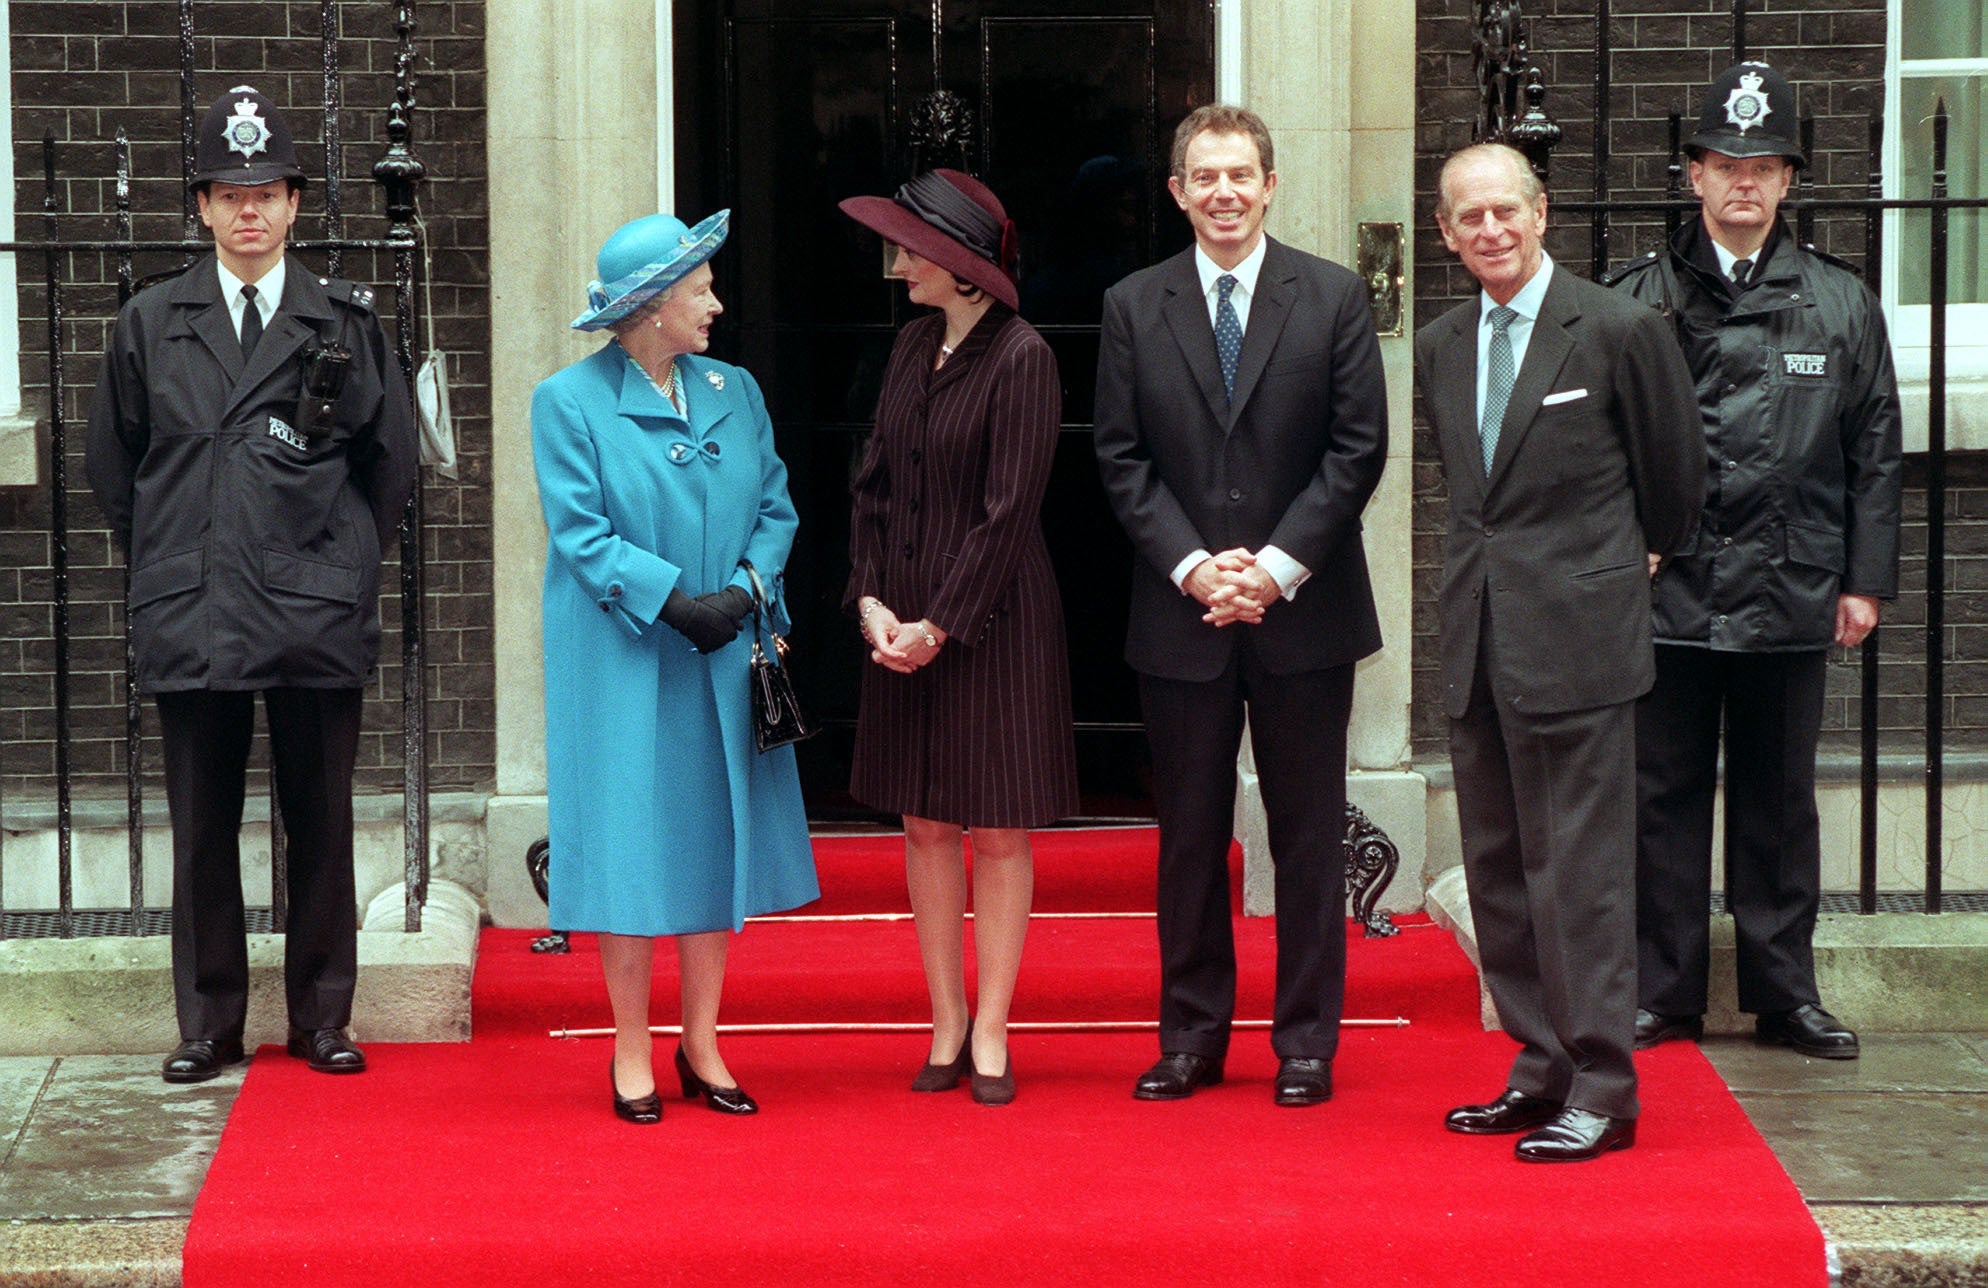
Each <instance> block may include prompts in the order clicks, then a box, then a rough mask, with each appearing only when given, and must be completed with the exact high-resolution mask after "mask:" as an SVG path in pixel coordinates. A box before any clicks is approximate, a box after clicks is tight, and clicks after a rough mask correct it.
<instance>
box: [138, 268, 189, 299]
mask: <svg viewBox="0 0 1988 1288" xmlns="http://www.w3.org/2000/svg"><path fill="white" fill-rule="evenodd" d="M192 267H193V265H191V264H181V265H180V266H179V267H178V268H168V269H163V270H161V271H160V272H157V273H147V274H146V275H145V276H143V277H141V278H139V279H138V280H137V281H135V282H133V283H132V284H131V293H132V294H133V295H136V294H138V292H140V291H144V290H149V289H151V288H152V287H154V286H158V285H160V284H162V283H165V282H170V281H172V280H173V279H174V278H175V277H178V276H179V275H180V274H182V273H184V272H186V270H187V269H189V268H192Z"/></svg>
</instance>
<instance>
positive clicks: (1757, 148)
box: [1690, 62, 1808, 166]
mask: <svg viewBox="0 0 1988 1288" xmlns="http://www.w3.org/2000/svg"><path fill="white" fill-rule="evenodd" d="M1800 128H1801V126H1800V122H1798V121H1797V120H1796V119H1795V91H1794V88H1793V87H1792V86H1790V85H1789V84H1788V81H1787V79H1786V78H1785V77H1783V76H1782V75H1781V73H1779V72H1777V71H1775V70H1774V69H1773V68H1772V67H1769V66H1768V65H1767V64H1766V63H1756V62H1746V63H1734V64H1733V65H1732V66H1731V67H1728V68H1726V70H1724V71H1722V72H1720V73H1719V75H1718V77H1717V79H1715V80H1714V81H1713V82H1712V89H1711V92H1710V93H1708V94H1706V96H1705V110H1704V111H1703V112H1700V113H1699V114H1698V132H1697V133H1696V134H1694V135H1692V136H1691V143H1690V147H1692V148H1704V149H1706V150H1708V151H1712V152H1723V153H1725V154H1726V155H1727V156H1729V157H1786V158H1788V159H1789V160H1790V161H1793V162H1794V163H1795V164H1796V165H1797V166H1803V165H1806V164H1808V159H1807V158H1806V157H1804V156H1803V155H1802V147H1801V143H1800V138H1801V136H1800V134H1799V130H1800Z"/></svg>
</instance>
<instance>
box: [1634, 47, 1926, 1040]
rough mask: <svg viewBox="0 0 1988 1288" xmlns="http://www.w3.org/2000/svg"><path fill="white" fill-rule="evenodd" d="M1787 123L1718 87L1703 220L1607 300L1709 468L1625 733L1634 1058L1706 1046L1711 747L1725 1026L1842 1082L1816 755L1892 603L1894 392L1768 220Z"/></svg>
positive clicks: (1769, 98)
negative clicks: (1656, 335)
mask: <svg viewBox="0 0 1988 1288" xmlns="http://www.w3.org/2000/svg"><path fill="white" fill-rule="evenodd" d="M1796 119H1797V118H1796V110H1795V95H1794V91H1793V89H1792V88H1791V87H1790V86H1789V84H1788V82H1787V81H1786V80H1785V79H1783V78H1782V76H1781V74H1780V73H1779V72H1776V71H1775V70H1774V69H1773V68H1771V67H1769V66H1767V65H1766V64H1765V63H1759V62H1743V63H1740V64H1738V65H1736V66H1733V67H1729V68H1727V69H1726V70H1725V71H1724V72H1722V73H1720V75H1719V77H1718V79H1716V80H1715V81H1713V82H1712V88H1711V92H1710V94H1709V95H1708V96H1707V97H1706V100H1705V110H1704V112H1703V113H1702V115H1701V116H1700V118H1699V122H1698V131H1697V133H1696V134H1694V135H1693V136H1692V138H1691V142H1690V144H1689V146H1688V148H1687V151H1688V153H1689V155H1690V162H1691V183H1692V188H1693V190H1694V191H1695V192H1696V193H1697V196H1698V198H1699V201H1700V203H1701V212H1702V217H1701V218H1700V219H1697V220H1693V221H1692V222H1690V223H1689V224H1687V225H1685V226H1684V227H1682V228H1680V229H1679V230H1678V233H1677V235H1676V237H1675V238H1674V239H1673V240H1672V242H1671V244H1670V246H1669V248H1668V250H1667V251H1664V252H1661V253H1656V252H1653V253H1652V254H1650V255H1648V256H1646V257H1644V258H1643V259H1640V260H1637V261H1634V262H1632V263H1630V264H1628V265H1626V266H1624V267H1623V268H1620V269H1618V270H1616V271H1615V272H1614V273H1612V274H1611V275H1610V276H1609V279H1608V280H1609V282H1610V284H1611V285H1614V286H1617V287H1619V288H1621V289H1623V290H1626V291H1629V292H1630V293H1632V294H1633V295H1635V296H1636V297H1637V298H1638V299H1641V300H1644V301H1646V302H1647V303H1649V304H1651V305H1653V306H1655V307H1656V308H1658V309H1660V310H1662V311H1663V312H1664V313H1665V314H1666V315H1667V316H1669V317H1670V318H1671V319H1672V321H1673V322H1674V323H1675V325H1676V328H1677V335H1678V340H1679V342H1680V343H1681V344H1682V345H1683V347H1684V352H1685V358H1686V361H1687V362H1688V363H1689V364H1690V367H1691V372H1692V375H1693V376H1694V378H1695V379H1696V382H1697V386H1698V402H1699V410H1700V413H1701V416H1702V418H1703V421H1704V426H1705V446H1706V486H1705V510H1704V518H1703V520H1702V522H1701V525H1700V528H1699V532H1698V538H1697V542H1696V544H1695V545H1694V546H1693V547H1692V548H1691V549H1690V550H1689V551H1688V552H1687V553H1685V554H1682V555H1679V556H1678V557H1676V558H1674V559H1672V560H1670V561H1668V562H1667V563H1665V564H1664V565H1663V567H1662V569H1661V570H1660V571H1659V572H1658V574H1657V578H1656V585H1655V596H1656V601H1655V602H1656V636H1657V682H1656V686H1655V687H1654V688H1653V689H1651V691H1650V693H1649V695H1648V696H1647V697H1645V698H1644V699H1643V700H1642V702H1641V703H1640V704H1639V706H1638V708H1637V713H1636V719H1637V779H1638V783H1637V797H1638V800H1637V805H1638V811H1637V812H1638V817H1637V833H1638V837H1637V873H1636V880H1637V918H1636V920H1637V949H1638V994H1639V996H1638V1002H1639V1006H1640V1009H1639V1011H1638V1012H1637V1016H1636V1045H1637V1046H1638V1047H1650V1046H1654V1045H1656V1044H1657V1043H1659V1042H1663V1041H1666V1040H1669V1039H1672V1038H1696V1037H1698V1036H1700V1034H1701V1033H1702V1031H1703V1019H1702V1017H1703V1015H1704V1012H1705V1006H1706V974H1707V970H1708V966H1709V962H1710V947H1709V915H1708V914H1709V905H1710V895H1711V856H1712V806H1713V795H1714V791H1715V789H1716V786H1717V766H1718V756H1719V739H1720V734H1721V729H1722V726H1723V732H1724V736H1725V742H1726V760H1725V770H1726V829H1725V831H1726V834H1725V860H1726V893H1727V902H1728V906H1729V908H1730V909H1731V911H1732V914H1733V922H1734V929H1735V936H1736V940H1737V949H1738V952H1737V956H1738V984H1739V1004H1740V1009H1741V1010H1744V1011H1749V1012H1752V1013H1753V1014H1754V1015H1755V1016H1756V1021H1755V1029H1756V1032H1757V1034H1758V1035H1759V1037H1760V1039H1761V1040H1762V1041H1763V1042H1766V1043H1770V1044H1778V1045H1785V1046H1791V1047H1793V1048H1795V1050H1797V1051H1799V1052H1801V1053H1803V1054H1805V1055H1812V1056H1822V1057H1826V1058H1832V1059H1854V1058H1855V1057H1856V1055H1857V1051H1858V1047H1857V1035H1856V1034H1855V1033H1853V1032H1851V1031H1850V1030H1849V1029H1848V1028H1846V1027H1845V1026H1844V1025H1843V1024H1841V1023H1839V1022H1838V1021H1837V1020H1836V1018H1835V1017H1834V1016H1832V1015H1831V1014H1830V1013H1829V1012H1828V1011H1826V1010H1824V1009H1823V1007H1822V1005H1821V998H1820V996H1819V995H1818V993H1817V990H1816V981H1815V961H1814V954H1813V951H1812V947H1811V940H1812V937H1813V934H1814V931H1815V921H1816V911H1817V905H1818V902H1819V899H1820V887H1821V876H1820V868H1821V838H1820V827H1819V824H1818V821H1817V815H1816V804H1815V750H1816V742H1817V739H1818V736H1819V734H1820V731H1821V726H1822V708H1823V681H1824V662H1825V659H1826V657H1827V650H1828V648H1829V646H1830V645H1831V644H1832V643H1834V644H1841V645H1843V646H1845V647H1846V648H1847V647H1855V646H1856V645H1858V644H1861V643H1862V642H1863V640H1864V637H1865V636H1866V635H1868V634H1870V632H1871V630H1872V629H1873V628H1874V627H1875V626H1876V625H1877V623H1878V603H1879V601H1880V600H1884V599H1890V598H1892V597H1893V596H1895V595H1896V594H1897V591H1898V514H1899V491H1900V482H1899V408H1898V389H1897V382H1896V379H1895V378H1894V376H1893V372H1892V361H1891V350H1890V347H1889V345H1888V343H1887V340H1886V335H1885V325H1884V315H1883V313H1882V311H1881V310H1880V308H1879V305H1878V302H1877V300H1876V299H1875V298H1874V297H1873V296H1872V295H1871V293H1870V291H1869V290H1868V289H1866V288H1865V286H1864V285H1863V283H1862V282H1861V281H1860V280H1859V279H1858V277H1857V276H1856V274H1855V272H1854V271H1853V270H1852V269H1851V268H1850V267H1849V266H1848V265H1847V264H1844V263H1843V262H1842V261H1840V260H1837V259H1834V258H1832V257H1830V256H1828V255H1825V254H1822V253H1821V252H1819V251H1817V250H1816V249H1814V248H1813V247H1810V246H1803V245H1800V244H1798V243H1797V242H1796V241H1795V239H1794V237H1793V236H1791V235H1790V233H1789V231H1788V228H1787V226H1786V225H1785V224H1784V223H1783V222H1782V221H1781V219H1780V217H1779V213H1778V212H1779V207H1780V204H1781V201H1782V199H1783V198H1784V197H1786V196H1787V194H1788V189H1789V185H1790V184H1791V182H1792V181H1793V178H1794V174H1795V170H1796V169H1797V168H1798V167H1800V166H1801V165H1803V164H1804V163H1805V162H1804V158H1803V156H1802V152H1801V147H1800V146H1799V144H1798V142H1797V134H1796V129H1797V125H1796Z"/></svg>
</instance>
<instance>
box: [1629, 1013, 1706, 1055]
mask: <svg viewBox="0 0 1988 1288" xmlns="http://www.w3.org/2000/svg"><path fill="white" fill-rule="evenodd" d="M1704 1036H1705V1017H1704V1016H1702V1015H1659V1014H1657V1013H1656V1012H1655V1011H1646V1010H1644V1009H1642V1008H1641V1007H1638V1008H1636V1049H1637V1050H1638V1051H1648V1050H1649V1049H1650V1048H1651V1047H1653V1046H1655V1045H1657V1044H1658V1043H1659V1042H1696V1041H1697V1040H1698V1039H1700V1038H1702V1037H1704Z"/></svg>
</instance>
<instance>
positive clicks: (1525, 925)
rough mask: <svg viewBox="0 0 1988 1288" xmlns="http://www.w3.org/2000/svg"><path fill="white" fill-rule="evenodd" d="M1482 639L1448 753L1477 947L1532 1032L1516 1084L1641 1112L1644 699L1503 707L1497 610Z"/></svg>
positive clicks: (1586, 1105)
mask: <svg viewBox="0 0 1988 1288" xmlns="http://www.w3.org/2000/svg"><path fill="white" fill-rule="evenodd" d="M1481 639H1482V640H1483V643H1482V644H1481V645H1480V653H1479V656H1478V662H1477V668H1476V680H1475V682H1474V684H1473V686H1472V689H1471V695H1470V702H1469V705H1468V706H1467V707H1466V708H1465V710H1464V714H1463V716H1462V718H1461V719H1456V720H1452V721H1451V722H1450V764H1451V767H1452V769H1453V770H1454V771H1455V773H1456V799H1457V821H1458V824H1459V829H1460V830H1461V832H1462V834H1463V873H1464V881H1465V885H1466V886H1467V888H1468V889H1469V891H1470V910H1471V920H1472V924H1473V925H1474V927H1475V929H1476V932H1477V947H1478V958H1479V961H1480V963H1481V964H1482V967H1483V971H1484V982H1485V985H1486V987H1488V988H1489V989H1490V992H1491V1001H1492V1003H1493V1004H1494V1005H1495V1006H1496V1007H1497V1008H1498V1020H1499V1022H1500V1023H1501V1024H1503V1025H1504V1027H1505V1032H1506V1033H1508V1034H1510V1035H1511V1036H1512V1038H1514V1039H1515V1040H1516V1041H1517V1042H1518V1043H1519V1046H1520V1050H1519V1054H1518V1055H1517V1056H1516V1057H1515V1058H1514V1060H1513V1062H1512V1071H1511V1074H1510V1076H1509V1078H1508V1079H1507V1083H1506V1085H1507V1086H1509V1087H1510V1088H1511V1089H1512V1090H1514V1091H1520V1092H1524V1093H1525V1094H1527V1095H1531V1096H1544V1097H1546V1098H1548V1099H1551V1100H1559V1101H1564V1102H1565V1103H1566V1104H1567V1105H1568V1106H1569V1107H1570V1108H1574V1109H1585V1110H1587V1111H1589V1112H1590V1113H1597V1114H1606V1115H1608V1116H1609V1117H1611V1118H1633V1117H1635V1116H1636V1115H1637V1113H1638V1112H1639V1106H1638V1103H1637V1099H1636V1064H1635V1057H1634V1052H1633V1042H1634V1026H1635V1016H1636V920H1635V892H1634V890H1633V888H1632V886H1633V882H1634V880H1635V864H1636V858H1635V847H1636V832H1635V821H1634V803H1635V799H1636V731H1635V718H1636V708H1635V704H1634V703H1631V702H1620V703H1614V704H1611V705H1608V706H1601V707H1593V708H1590V709H1587V710H1583V711H1566V712H1556V713H1551V714H1540V715H1532V714H1524V713H1521V712H1518V711H1516V710H1513V709H1511V708H1509V707H1504V706H1501V705H1500V704H1499V703H1498V701H1497V699H1496V697H1495V696H1494V695H1493V693H1492V690H1491V686H1490V684H1489V682H1488V680H1487V679H1486V676H1488V675H1489V674H1491V672H1492V657H1493V652H1494V642H1493V641H1492V639H1491V630H1490V621H1489V618H1488V615H1487V618H1486V621H1485V624H1484V633H1483V635H1482V636H1481Z"/></svg>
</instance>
